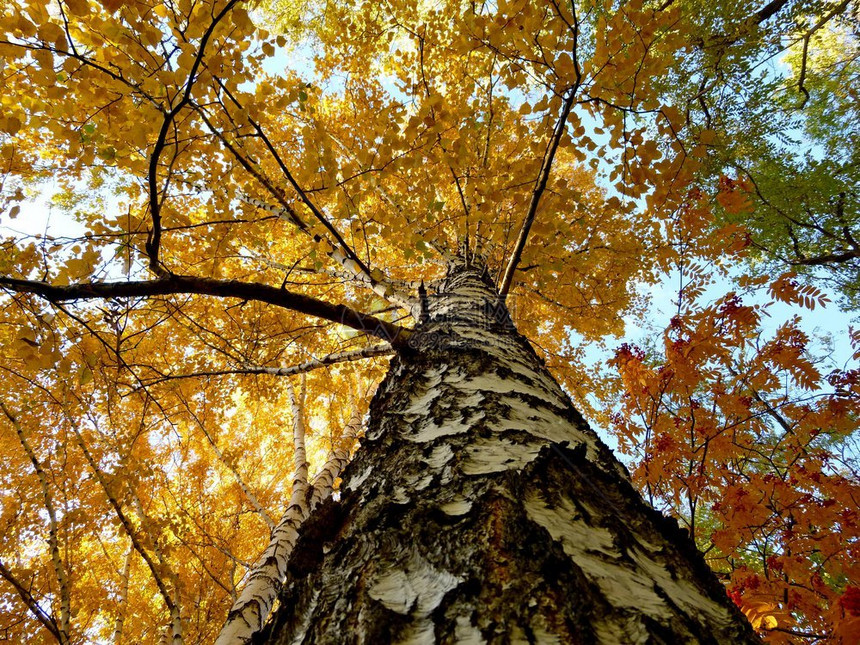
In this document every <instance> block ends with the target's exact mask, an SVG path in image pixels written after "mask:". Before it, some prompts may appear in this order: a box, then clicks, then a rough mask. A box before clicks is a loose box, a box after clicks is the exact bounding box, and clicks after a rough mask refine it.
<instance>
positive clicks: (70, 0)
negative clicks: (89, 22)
mask: <svg viewBox="0 0 860 645" xmlns="http://www.w3.org/2000/svg"><path fill="white" fill-rule="evenodd" d="M65 3H66V6H67V7H68V8H69V11H70V12H71V13H72V14H74V15H76V16H85V15H87V14H88V13H89V12H90V4H89V2H87V0H65Z"/></svg>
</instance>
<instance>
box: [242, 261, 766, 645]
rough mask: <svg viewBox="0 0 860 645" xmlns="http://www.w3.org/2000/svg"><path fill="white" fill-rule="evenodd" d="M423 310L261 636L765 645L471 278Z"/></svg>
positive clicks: (483, 279)
mask: <svg viewBox="0 0 860 645" xmlns="http://www.w3.org/2000/svg"><path fill="white" fill-rule="evenodd" d="M427 313H428V316H427V317H426V319H425V321H424V322H423V323H422V325H421V326H420V327H419V328H417V329H416V331H415V333H414V334H413V335H412V336H411V338H410V347H409V350H408V352H401V355H399V356H398V357H396V358H395V359H394V360H393V361H392V364H391V368H390V371H389V373H388V375H387V377H386V378H385V380H384V381H383V383H382V384H381V385H380V387H379V389H378V391H377V394H376V396H375V398H374V400H373V403H372V405H371V412H370V422H369V425H368V428H367V431H366V437H365V440H364V441H363V442H362V447H361V449H360V450H359V451H358V453H357V454H356V457H355V459H354V460H353V462H352V463H351V464H350V465H349V467H348V468H347V469H346V471H345V472H344V475H343V478H344V486H343V487H342V488H343V491H344V492H343V494H342V499H341V500H340V501H339V502H335V501H333V500H328V501H326V502H324V503H323V504H321V505H320V507H319V508H318V509H317V510H316V511H315V512H314V513H313V514H312V515H311V516H310V517H309V518H308V520H307V521H306V522H305V524H304V525H303V526H302V529H301V531H300V535H299V538H298V542H297V543H296V546H295V547H294V549H293V553H292V555H291V557H290V561H289V565H288V568H287V576H286V581H285V584H284V586H283V591H282V593H281V597H280V602H281V607H280V608H279V609H278V611H277V612H276V613H275V615H274V617H273V620H272V621H271V622H270V624H269V625H268V627H267V629H266V631H265V632H264V633H263V634H262V635H261V636H260V637H259V638H258V639H257V640H255V642H267V643H277V644H288V643H289V644H298V643H367V644H376V643H411V644H422V643H428V644H429V643H453V642H456V643H554V642H555V643H588V644H590V643H613V644H616V643H687V642H700V643H753V642H757V641H756V638H755V636H754V634H753V633H752V630H751V628H750V627H749V624H748V623H747V622H746V620H745V619H744V618H743V617H742V615H741V614H740V612H739V611H738V610H737V609H736V608H735V607H734V605H733V604H732V603H731V602H730V600H729V599H728V597H727V596H726V593H725V590H724V588H723V587H722V585H721V584H720V583H719V581H718V580H717V579H716V577H715V576H714V575H713V573H712V572H711V571H710V570H709V569H708V568H707V566H706V565H705V562H704V560H703V559H702V557H701V555H700V554H699V553H698V552H697V551H696V548H695V546H694V545H693V543H692V542H691V540H690V538H689V536H688V535H687V534H686V533H685V532H684V531H682V530H681V529H680V528H679V527H678V524H677V522H675V521H673V520H670V519H667V518H664V517H663V516H662V515H660V514H659V513H657V512H656V511H654V510H652V509H651V508H649V507H648V506H647V505H646V504H645V503H644V502H643V501H642V498H641V497H640V496H639V494H638V493H637V492H636V491H635V490H634V488H633V487H632V485H631V483H630V480H629V477H628V474H627V471H626V470H625V469H624V467H623V466H622V465H621V464H620V463H619V462H618V461H617V460H616V459H615V458H614V457H613V455H612V454H611V452H610V451H609V449H608V448H607V447H606V446H605V445H604V444H603V443H602V442H601V441H600V439H599V438H598V437H597V435H596V434H595V433H594V432H593V431H592V430H591V429H590V428H589V427H588V425H587V424H586V422H585V421H584V420H583V419H582V417H581V416H580V415H579V413H578V412H577V411H576V410H575V409H574V407H573V406H572V404H571V402H570V400H569V398H568V397H567V396H566V395H565V393H564V392H563V391H562V389H561V388H560V387H559V385H558V384H557V383H556V382H555V380H554V379H553V378H552V377H551V376H550V374H549V373H548V372H547V370H546V369H545V368H544V366H543V364H542V362H541V360H540V359H539V358H538V357H537V355H536V354H535V353H534V351H533V350H532V348H531V346H530V345H529V344H528V342H527V341H526V340H525V339H524V338H523V337H522V336H520V335H519V334H518V333H517V331H516V329H515V328H514V327H513V325H512V324H511V322H510V318H509V317H508V315H507V311H506V310H505V309H504V306H503V305H501V304H499V299H498V297H497V295H496V293H495V292H494V290H493V287H492V284H491V282H490V280H489V279H488V277H487V276H486V275H485V273H484V272H483V271H482V269H481V267H474V266H473V267H471V268H469V267H465V266H463V265H459V266H456V267H453V268H452V269H451V271H450V272H449V276H448V278H447V280H446V281H445V282H444V283H443V285H442V288H441V290H440V293H439V294H437V295H436V296H435V297H431V298H428V312H427Z"/></svg>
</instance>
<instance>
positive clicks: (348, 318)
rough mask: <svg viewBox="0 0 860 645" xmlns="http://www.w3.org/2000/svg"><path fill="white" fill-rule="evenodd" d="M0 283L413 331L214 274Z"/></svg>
mask: <svg viewBox="0 0 860 645" xmlns="http://www.w3.org/2000/svg"><path fill="white" fill-rule="evenodd" d="M0 287H4V288H6V289H9V290H10V291H14V292H17V293H32V294H35V295H37V296H40V297H42V298H44V299H46V300H48V301H49V302H62V301H67V300H94V299H101V298H131V297H142V296H166V295H175V294H182V293H185V294H197V295H208V296H216V297H219V298H238V299H240V300H247V301H255V302H265V303H268V304H271V305H275V306H277V307H283V308H285V309H290V310H292V311H297V312H299V313H303V314H306V315H309V316H315V317H317V318H323V319H324V320H328V321H331V322H334V323H338V324H342V325H346V326H347V327H351V328H353V329H356V330H358V331H361V332H364V333H367V334H370V335H372V336H377V337H379V338H382V339H383V340H386V341H389V342H391V344H392V346H393V347H395V348H399V347H402V346H403V345H404V344H405V342H406V340H407V339H408V337H409V335H410V334H411V332H410V331H409V330H408V329H404V328H403V327H400V326H399V325H395V324H394V323H390V322H388V321H385V320H381V319H379V318H376V317H374V316H370V315H368V314H364V313H361V312H359V311H356V310H355V309H351V308H349V307H346V306H345V305H334V304H331V303H329V302H325V301H323V300H318V299H316V298H313V297H311V296H306V295H302V294H297V293H292V292H290V291H287V290H286V289H278V288H276V287H271V286H268V285H265V284H260V283H256V282H241V281H239V280H215V279H213V278H201V277H196V276H182V275H174V274H170V275H168V277H166V278H162V279H159V280H142V281H129V282H89V283H81V284H72V285H67V286H60V285H53V284H49V283H47V282H39V281H36V280H20V279H17V278H9V277H5V276H0Z"/></svg>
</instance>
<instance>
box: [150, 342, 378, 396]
mask: <svg viewBox="0 0 860 645" xmlns="http://www.w3.org/2000/svg"><path fill="white" fill-rule="evenodd" d="M393 353H394V348H393V347H392V346H391V345H389V344H388V343H384V344H380V345H373V346H372V347H362V348H361V349H354V350H349V351H345V352H334V353H332V354H328V355H326V356H323V357H322V358H313V359H311V360H309V361H305V362H304V363H299V364H298V365H291V366H289V367H262V366H257V365H249V366H247V367H237V368H234V369H228V370H212V371H208V372H194V373H193V374H168V375H165V376H163V377H161V378H157V379H155V380H152V381H147V383H146V385H147V386H151V385H156V384H158V383H162V382H164V381H172V380H176V379H186V378H200V377H206V376H227V375H230V374H268V375H271V376H293V375H295V374H306V373H307V372H310V371H313V370H315V369H319V368H321V367H328V366H329V365H336V364H337V363H346V362H350V361H358V360H361V359H364V358H372V357H374V356H385V355H387V354H393Z"/></svg>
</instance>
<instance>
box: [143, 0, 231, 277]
mask: <svg viewBox="0 0 860 645" xmlns="http://www.w3.org/2000/svg"><path fill="white" fill-rule="evenodd" d="M241 1H242V0H229V2H227V4H226V5H224V7H223V8H222V9H221V11H220V12H219V13H218V14H217V15H216V16H214V17H213V19H212V23H211V24H210V25H209V27H208V28H207V29H206V32H205V33H204V34H203V37H202V38H201V39H200V46H199V47H198V48H197V54H196V56H195V58H194V62H193V63H192V65H191V69H190V70H189V72H188V80H187V81H186V83H185V88H184V90H183V92H182V98H181V99H180V100H179V102H178V103H177V104H176V105H174V106H173V107H172V108H171V109H170V111H168V112H167V113H166V114H165V115H164V121H162V123H161V129H160V130H159V132H158V138H157V139H156V142H155V145H154V146H153V148H152V153H151V154H150V156H149V171H148V174H147V184H148V189H149V214H150V217H151V218H152V230H151V231H150V233H149V235H148V236H147V240H146V254H147V256H149V268H150V269H151V270H152V272H153V273H154V274H155V275H157V276H159V277H164V276H166V275H167V270H166V269H165V268H164V267H163V266H161V263H160V262H159V259H158V252H159V248H160V246H161V205H162V202H163V199H164V196H165V193H166V191H167V184H165V185H164V186H163V187H162V186H160V185H159V179H158V166H159V162H160V159H161V154H162V153H163V152H164V149H165V148H166V147H167V136H168V134H169V132H170V130H171V128H172V127H173V125H174V122H175V120H176V117H177V115H178V114H179V113H180V112H181V111H182V110H183V109H185V108H186V107H187V106H188V105H189V103H190V102H191V91H192V89H193V88H194V83H195V81H196V80H197V72H198V71H199V69H200V65H201V64H202V63H203V55H204V52H205V51H206V45H207V44H208V42H209V39H210V38H212V34H213V33H214V31H215V28H216V27H217V26H218V23H219V22H221V20H222V19H223V18H224V17H225V16H226V15H227V14H228V13H230V11H232V9H233V7H235V6H236V5H237V4H238V3H239V2H241ZM166 181H167V182H169V181H170V176H169V175H168V177H167V179H166Z"/></svg>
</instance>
